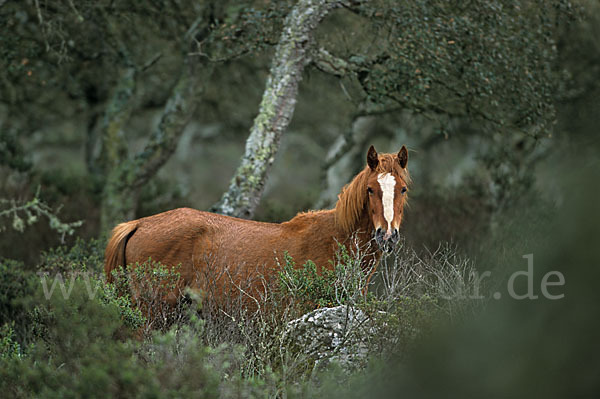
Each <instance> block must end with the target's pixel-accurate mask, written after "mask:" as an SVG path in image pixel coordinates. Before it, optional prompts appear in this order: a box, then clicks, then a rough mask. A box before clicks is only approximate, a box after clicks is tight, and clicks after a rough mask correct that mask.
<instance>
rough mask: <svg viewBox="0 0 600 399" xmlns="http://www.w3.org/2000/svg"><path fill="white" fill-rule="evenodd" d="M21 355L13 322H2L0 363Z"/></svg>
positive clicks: (0, 328) (0, 329)
mask: <svg viewBox="0 0 600 399" xmlns="http://www.w3.org/2000/svg"><path fill="white" fill-rule="evenodd" d="M22 355H23V353H22V351H21V345H19V343H18V342H17V341H16V336H15V331H14V322H11V323H5V324H3V325H2V326H1V327H0V363H1V362H2V361H3V360H10V359H15V358H20V357H21V356H22Z"/></svg>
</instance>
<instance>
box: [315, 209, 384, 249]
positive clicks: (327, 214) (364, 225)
mask: <svg viewBox="0 0 600 399" xmlns="http://www.w3.org/2000/svg"><path fill="white" fill-rule="evenodd" d="M316 215H318V217H320V218H322V220H321V221H317V223H315V226H318V227H317V228H318V232H319V236H321V237H332V238H331V239H332V241H337V242H338V243H340V244H343V245H345V246H346V249H348V250H353V249H355V248H356V247H357V246H358V248H360V249H361V250H365V251H368V252H370V253H372V254H373V255H375V256H376V257H377V259H378V258H379V251H375V252H373V248H371V249H368V248H369V245H370V243H371V242H372V231H373V223H372V221H371V219H370V217H369V213H368V210H367V209H366V208H365V209H364V210H363V211H362V212H361V215H360V217H359V218H358V219H357V220H356V222H355V223H354V226H353V228H352V229H351V230H350V231H347V230H345V229H344V228H342V227H341V226H340V225H339V224H338V223H336V222H335V209H332V210H328V211H320V212H317V213H316Z"/></svg>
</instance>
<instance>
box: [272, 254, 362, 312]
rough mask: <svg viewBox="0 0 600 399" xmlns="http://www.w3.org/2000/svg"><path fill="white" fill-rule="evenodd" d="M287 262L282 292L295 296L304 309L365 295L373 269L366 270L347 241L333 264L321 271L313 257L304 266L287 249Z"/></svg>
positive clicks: (281, 279)
mask: <svg viewBox="0 0 600 399" xmlns="http://www.w3.org/2000/svg"><path fill="white" fill-rule="evenodd" d="M284 262H285V263H284V264H283V267H282V270H281V271H280V272H279V289H280V291H281V295H282V296H283V297H286V296H289V297H291V298H293V299H292V300H293V301H294V302H295V303H296V304H297V305H299V306H300V307H301V308H302V309H303V310H304V311H308V310H311V309H314V308H320V307H330V306H337V305H345V304H348V303H351V302H352V303H355V302H356V300H357V299H359V298H361V299H365V298H364V295H363V292H366V282H367V277H368V272H369V271H364V270H362V269H361V265H360V258H359V259H357V258H356V257H355V256H352V255H351V254H350V253H349V252H348V250H347V249H346V247H345V246H343V245H340V248H339V252H338V254H337V260H336V261H335V262H334V266H333V268H332V269H325V268H323V269H322V270H321V271H320V273H318V272H317V266H316V265H315V263H314V262H313V261H310V260H309V261H307V262H306V263H305V264H304V265H302V267H296V262H294V260H293V259H292V257H291V256H290V255H289V254H288V253H287V252H286V253H285V254H284Z"/></svg>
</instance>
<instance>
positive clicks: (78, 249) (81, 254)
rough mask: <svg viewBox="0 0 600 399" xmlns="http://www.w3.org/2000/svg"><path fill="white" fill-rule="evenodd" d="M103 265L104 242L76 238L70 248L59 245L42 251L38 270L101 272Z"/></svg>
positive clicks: (53, 272) (49, 271)
mask: <svg viewBox="0 0 600 399" xmlns="http://www.w3.org/2000/svg"><path fill="white" fill-rule="evenodd" d="M103 267H104V243H103V242H102V241H100V240H97V239H90V240H87V241H86V240H83V239H81V238H79V237H78V238H77V240H76V241H75V244H73V246H72V247H71V248H67V247H66V246H64V245H61V246H59V247H56V248H52V249H50V250H49V251H44V252H42V255H41V260H40V264H39V265H38V271H40V272H47V273H50V274H55V273H62V274H65V273H69V272H88V271H90V272H94V273H102V270H103Z"/></svg>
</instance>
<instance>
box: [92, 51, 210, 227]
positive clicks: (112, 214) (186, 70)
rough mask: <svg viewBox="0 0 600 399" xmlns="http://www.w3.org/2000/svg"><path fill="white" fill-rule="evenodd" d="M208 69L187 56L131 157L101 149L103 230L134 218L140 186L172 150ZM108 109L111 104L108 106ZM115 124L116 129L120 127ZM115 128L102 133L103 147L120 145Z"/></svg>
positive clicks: (154, 172) (193, 106)
mask: <svg viewBox="0 0 600 399" xmlns="http://www.w3.org/2000/svg"><path fill="white" fill-rule="evenodd" d="M212 69H213V64H212V63H207V64H206V65H203V64H202V65H199V64H197V63H196V62H195V61H192V60H191V59H187V61H186V62H185V64H184V66H183V69H182V71H181V75H180V78H179V81H178V82H177V84H176V85H175V87H174V88H173V91H172V93H171V96H170V97H169V99H168V101H167V103H166V105H165V107H164V109H163V111H162V115H161V119H160V123H159V124H158V126H157V127H156V128H155V129H154V131H153V132H152V135H151V136H150V139H149V141H148V144H146V147H145V148H144V149H143V150H142V151H141V152H140V153H138V154H137V155H135V156H134V157H132V158H128V157H127V155H126V154H123V153H122V151H116V150H115V151H112V150H111V151H105V152H107V154H108V157H107V159H106V165H107V166H108V168H107V169H106V170H105V174H104V176H105V182H104V190H103V193H102V205H101V227H102V231H103V232H107V231H109V230H110V229H111V228H112V227H114V226H115V225H116V224H117V223H120V222H123V221H126V220H131V219H132V218H133V217H134V215H135V209H136V204H137V197H138V195H139V191H140V188H141V187H142V186H143V185H144V184H145V183H146V182H147V181H148V180H149V179H150V178H151V177H152V176H154V175H155V174H156V172H157V171H158V169H159V168H160V167H161V166H162V165H164V163H165V162H166V161H167V160H168V159H169V157H170V156H171V155H172V154H173V152H174V151H175V149H176V147H177V142H178V140H179V137H180V136H181V134H182V133H183V130H184V128H185V126H186V125H187V123H188V121H189V119H190V117H191V116H192V114H193V113H194V110H195V108H196V105H197V103H198V99H197V97H198V95H199V94H200V93H201V91H202V89H203V87H204V86H203V82H204V81H206V80H207V79H208V78H209V76H210V74H211V72H212ZM118 92H119V90H117V91H116V93H115V96H114V97H115V98H114V100H117V99H118V97H119V96H118ZM121 100H122V97H121ZM121 105H123V104H121ZM123 106H125V105H123ZM110 109H111V105H109V107H108V110H110ZM108 126H111V125H110V124H109V125H108ZM118 127H119V129H120V128H121V127H122V126H118ZM115 129H116V127H115V126H113V129H106V130H105V131H104V132H103V141H104V143H103V148H106V149H107V150H110V149H111V148H122V146H121V145H119V144H118V143H117V141H118V140H123V139H122V137H121V136H122V135H119V134H117V132H115ZM113 140H115V141H113Z"/></svg>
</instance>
